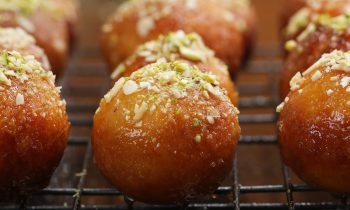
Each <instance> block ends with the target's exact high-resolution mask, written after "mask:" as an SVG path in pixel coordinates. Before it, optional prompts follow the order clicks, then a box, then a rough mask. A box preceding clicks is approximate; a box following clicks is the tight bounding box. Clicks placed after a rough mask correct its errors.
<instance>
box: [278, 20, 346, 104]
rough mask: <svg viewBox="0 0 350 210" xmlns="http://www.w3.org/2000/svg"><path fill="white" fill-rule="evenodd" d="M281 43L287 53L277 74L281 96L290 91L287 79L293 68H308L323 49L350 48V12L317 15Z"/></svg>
mask: <svg viewBox="0 0 350 210" xmlns="http://www.w3.org/2000/svg"><path fill="white" fill-rule="evenodd" d="M285 47H286V49H287V50H288V51H289V54H288V56H287V58H286V61H285V63H284V68H283V71H282V73H281V78H280V98H281V99H283V98H285V97H286V96H287V94H288V92H289V91H290V88H289V82H290V80H291V79H292V77H293V76H294V75H295V74H296V73H297V72H299V71H300V72H303V71H305V70H306V69H308V68H309V67H310V66H311V65H312V64H313V63H315V62H316V61H317V60H318V59H320V58H321V56H322V55H323V54H324V53H330V52H332V51H333V50H335V49H338V50H342V51H348V50H350V16H348V15H339V16H335V17H331V16H329V15H328V14H324V15H320V16H319V18H318V20H317V21H316V20H315V21H314V22H313V23H310V24H309V25H308V26H307V27H306V29H305V30H304V31H302V32H301V33H300V35H299V36H297V37H296V39H294V40H290V41H288V42H287V43H286V46H285Z"/></svg>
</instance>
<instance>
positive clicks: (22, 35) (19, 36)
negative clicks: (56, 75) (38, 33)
mask: <svg viewBox="0 0 350 210" xmlns="http://www.w3.org/2000/svg"><path fill="white" fill-rule="evenodd" d="M0 50H1V51H2V50H7V51H17V52H20V53H22V54H25V55H33V56H34V57H35V59H36V60H37V61H39V62H40V63H41V65H42V67H43V68H44V69H45V70H47V71H49V70H50V69H51V67H50V63H49V60H48V58H47V56H46V54H45V53H44V51H43V50H42V49H41V48H40V47H38V46H37V45H36V41H35V39H34V38H33V37H32V36H31V35H29V34H28V33H26V32H25V31H24V30H22V29H21V28H1V27H0Z"/></svg>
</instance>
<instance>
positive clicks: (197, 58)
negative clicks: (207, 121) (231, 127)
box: [112, 31, 238, 106]
mask: <svg viewBox="0 0 350 210" xmlns="http://www.w3.org/2000/svg"><path fill="white" fill-rule="evenodd" d="M159 60H162V61H165V62H175V61H177V60H181V61H184V62H187V63H189V64H191V65H196V66H198V67H199V68H200V69H202V70H204V71H206V72H210V73H212V74H213V75H215V76H217V80H218V81H219V82H220V85H221V87H222V88H224V89H225V90H227V95H228V96H229V98H230V99H231V101H232V103H233V104H234V105H235V106H237V105H238V94H237V92H236V90H235V87H234V84H233V82H232V80H231V78H230V74H229V72H228V68H227V66H226V65H225V64H224V63H223V62H222V61H221V60H219V59H218V58H216V57H215V53H214V52H213V51H212V50H210V49H208V48H207V47H206V46H205V45H204V43H203V41H202V38H201V37H200V36H199V35H198V34H196V33H190V34H185V33H184V32H183V31H177V32H173V33H170V34H167V35H165V36H163V35H160V36H159V37H158V39H156V40H153V41H149V42H146V43H145V44H143V45H141V46H139V47H138V48H137V49H136V51H135V52H134V54H133V55H131V56H130V57H129V58H128V59H126V61H124V62H123V63H122V64H120V65H119V66H118V67H117V68H116V69H115V71H114V72H113V73H112V79H113V80H115V81H116V80H117V79H119V77H120V76H124V77H125V76H130V75H131V74H132V73H133V72H134V71H136V70H138V69H140V68H142V67H144V66H146V65H148V64H151V63H154V62H157V61H159Z"/></svg>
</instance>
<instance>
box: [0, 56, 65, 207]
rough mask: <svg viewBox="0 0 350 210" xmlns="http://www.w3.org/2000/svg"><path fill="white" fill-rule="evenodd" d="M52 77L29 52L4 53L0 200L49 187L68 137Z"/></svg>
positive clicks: (0, 98) (0, 59)
mask: <svg viewBox="0 0 350 210" xmlns="http://www.w3.org/2000/svg"><path fill="white" fill-rule="evenodd" d="M68 130H69V123H68V119H67V114H66V110H65V102H64V101H62V100H61V98H60V95H59V89H58V88H56V87H55V84H54V76H53V74H52V72H51V71H46V70H44V69H43V68H42V67H41V64H40V63H39V62H38V61H36V60H35V59H34V57H33V56H30V55H22V54H20V53H18V52H15V51H2V52H1V54H0V154H1V155H0V171H1V173H0V200H1V201H7V202H8V201H9V200H11V199H13V198H16V197H17V196H21V195H23V194H25V193H29V192H31V191H35V190H39V189H41V188H43V187H46V186H47V184H48V182H49V180H50V177H51V175H52V173H53V172H54V170H55V168H56V167H57V166H58V164H59V162H60V160H61V157H62V155H63V151H64V149H65V146H66V142H67V137H68Z"/></svg>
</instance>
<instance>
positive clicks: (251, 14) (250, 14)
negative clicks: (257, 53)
mask: <svg viewBox="0 0 350 210" xmlns="http://www.w3.org/2000/svg"><path fill="white" fill-rule="evenodd" d="M211 1H213V2H214V3H215V4H218V5H222V6H223V7H224V8H226V9H228V10H229V11H230V12H232V13H231V15H232V16H231V17H230V16H228V17H230V18H232V19H234V22H235V24H236V28H237V29H238V30H239V31H240V32H241V33H242V34H243V38H244V43H245V44H244V47H245V53H244V54H245V56H244V59H248V58H249V56H250V54H251V52H252V50H253V48H254V42H255V38H256V31H257V30H256V28H257V23H256V22H257V19H256V12H255V9H254V7H253V5H252V4H251V1H250V0H211Z"/></svg>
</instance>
